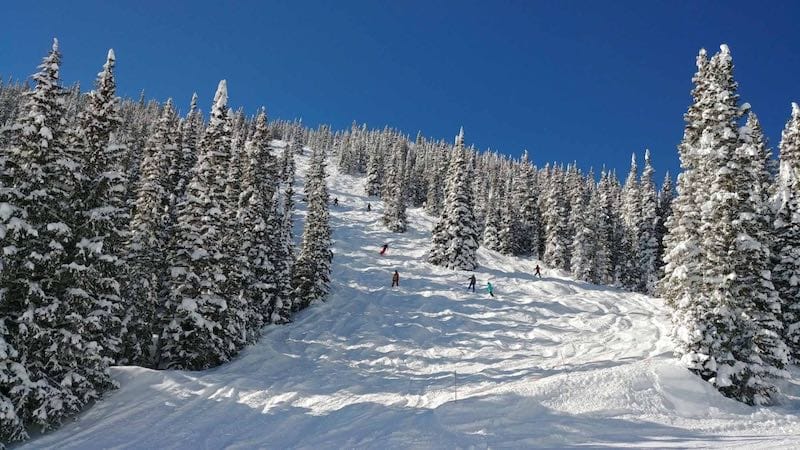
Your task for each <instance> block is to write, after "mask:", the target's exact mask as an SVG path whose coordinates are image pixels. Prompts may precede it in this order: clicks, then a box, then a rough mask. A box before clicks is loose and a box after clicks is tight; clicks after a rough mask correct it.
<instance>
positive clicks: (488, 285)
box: [486, 281, 494, 297]
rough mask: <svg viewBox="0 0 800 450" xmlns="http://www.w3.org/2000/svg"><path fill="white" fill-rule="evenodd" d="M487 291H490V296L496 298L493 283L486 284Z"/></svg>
mask: <svg viewBox="0 0 800 450" xmlns="http://www.w3.org/2000/svg"><path fill="white" fill-rule="evenodd" d="M486 290H487V291H489V295H491V296H492V297H494V286H492V282H491V281H487V282H486Z"/></svg>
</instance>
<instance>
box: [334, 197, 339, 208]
mask: <svg viewBox="0 0 800 450" xmlns="http://www.w3.org/2000/svg"><path fill="white" fill-rule="evenodd" d="M333 206H339V199H338V198H334V199H333Z"/></svg>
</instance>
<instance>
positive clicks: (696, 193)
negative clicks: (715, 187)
mask: <svg viewBox="0 0 800 450" xmlns="http://www.w3.org/2000/svg"><path fill="white" fill-rule="evenodd" d="M709 72H710V68H709V61H708V57H707V55H706V51H705V50H700V53H699V54H698V56H697V72H696V73H695V75H694V77H693V78H692V82H693V83H694V89H693V90H692V99H693V102H692V105H690V106H689V109H688V111H687V113H686V114H685V115H684V122H685V123H686V127H685V129H684V134H683V140H682V141H681V143H680V145H679V146H678V153H679V156H680V160H681V169H682V171H681V173H680V174H679V175H678V179H677V190H678V195H677V196H676V197H675V199H674V200H673V202H672V215H671V216H670V218H669V219H668V221H667V224H666V226H667V230H668V231H667V234H666V236H665V237H664V257H663V261H664V277H663V278H662V279H661V281H660V283H659V286H658V289H659V292H660V295H661V296H662V297H663V298H664V299H665V300H666V303H667V305H668V306H670V307H671V309H672V323H673V337H674V339H675V340H676V342H677V343H678V348H677V349H676V352H677V353H679V354H690V353H692V352H694V351H695V349H698V350H701V352H702V354H704V355H707V354H708V350H707V349H706V348H705V347H704V346H703V347H702V348H701V347H700V346H702V345H703V344H702V340H703V335H704V333H705V331H706V330H705V329H704V328H703V326H702V322H701V318H702V317H703V315H704V311H703V310H700V309H697V307H696V306H695V305H703V301H704V300H703V299H701V298H697V297H696V294H697V292H699V290H700V280H701V275H702V274H701V272H700V247H699V246H700V235H699V233H698V230H699V227H700V208H699V206H698V205H699V204H702V201H703V199H702V198H701V195H702V194H703V192H704V190H705V189H704V187H702V186H701V185H700V183H701V173H700V168H699V160H698V155H697V151H696V148H697V147H698V146H699V141H700V135H701V133H702V129H703V128H704V127H705V126H706V123H707V122H709V119H708V118H706V117H704V116H703V113H704V109H706V108H707V107H708V103H709V102H710V98H711V96H710V95H709V89H710V75H709ZM688 360H694V362H692V363H691V365H690V369H693V370H696V371H698V373H700V374H701V376H703V377H704V378H706V379H707V378H710V377H711V374H710V372H705V371H704V370H703V369H702V361H700V358H696V357H694V356H689V358H688ZM687 362H688V361H687Z"/></svg>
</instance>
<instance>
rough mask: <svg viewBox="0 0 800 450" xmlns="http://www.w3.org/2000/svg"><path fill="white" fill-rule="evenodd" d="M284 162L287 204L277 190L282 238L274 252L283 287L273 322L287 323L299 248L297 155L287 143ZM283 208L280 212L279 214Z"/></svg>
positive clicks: (278, 217) (280, 283) (291, 305)
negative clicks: (295, 216) (295, 223)
mask: <svg viewBox="0 0 800 450" xmlns="http://www.w3.org/2000/svg"><path fill="white" fill-rule="evenodd" d="M282 160H283V166H284V167H285V169H284V170H283V173H282V175H283V180H282V182H283V184H285V188H284V189H283V205H282V208H281V209H280V211H278V205H277V202H278V198H277V195H278V192H276V193H275V196H276V198H275V203H276V205H275V210H276V214H275V216H274V217H275V220H277V221H279V224H278V226H279V227H280V238H279V239H280V240H279V241H278V245H277V251H276V252H274V253H273V256H274V257H275V261H274V263H273V265H274V266H275V268H276V272H277V274H278V279H279V280H280V282H279V283H278V286H279V288H282V289H281V290H280V292H279V295H278V301H277V303H276V305H275V308H274V309H273V313H272V317H271V322H272V323H285V322H288V321H289V320H290V317H291V314H292V311H293V310H294V309H295V308H294V305H293V300H292V280H293V278H294V275H293V274H294V272H293V269H294V265H295V252H294V235H293V232H292V227H293V220H292V219H293V217H292V216H293V212H294V199H293V195H294V187H293V186H294V172H295V171H294V155H293V154H292V153H291V152H290V151H289V147H285V148H284V151H283V155H282ZM278 212H280V214H278Z"/></svg>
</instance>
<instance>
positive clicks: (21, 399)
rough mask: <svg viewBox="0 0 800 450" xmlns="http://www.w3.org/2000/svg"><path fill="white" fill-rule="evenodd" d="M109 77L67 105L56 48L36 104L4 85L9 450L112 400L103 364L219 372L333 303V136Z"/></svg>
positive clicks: (3, 305) (0, 108) (2, 385)
mask: <svg viewBox="0 0 800 450" xmlns="http://www.w3.org/2000/svg"><path fill="white" fill-rule="evenodd" d="M114 65H115V56H114V53H113V51H109V53H108V57H107V59H106V63H105V65H104V66H103V68H102V71H101V72H100V73H99V74H98V77H97V81H96V86H95V89H94V90H93V91H91V92H89V93H88V94H84V93H81V92H80V89H79V88H78V87H77V86H75V87H73V88H69V89H67V88H64V87H63V86H62V85H61V82H60V77H59V75H60V74H59V70H60V66H61V54H60V52H59V49H58V43H57V41H54V44H53V48H52V50H51V51H50V52H49V54H48V55H47V57H45V58H44V60H43V62H42V64H41V65H40V66H39V72H37V73H36V74H34V75H33V76H32V80H33V83H34V86H33V87H30V86H28V85H27V84H19V83H14V82H8V83H4V84H2V85H0V120H1V122H0V124H2V128H0V131H1V132H0V243H2V245H1V246H2V255H0V442H10V441H16V440H22V439H25V438H26V437H27V431H26V430H27V429H29V427H31V426H38V427H41V428H42V429H47V428H50V427H53V426H56V425H57V424H59V423H60V421H61V420H63V419H64V418H65V417H67V416H69V415H72V414H74V413H76V412H78V411H80V409H81V408H82V407H84V406H85V405H86V404H87V403H89V402H91V401H93V400H95V399H97V398H99V397H100V396H102V394H103V393H104V392H105V391H107V390H109V389H112V388H113V387H114V386H115V383H114V381H113V380H112V378H111V376H110V373H109V370H108V368H109V366H110V365H114V364H117V365H126V364H132V365H140V366H144V367H150V368H156V369H167V368H168V369H190V370H200V369H205V368H209V367H213V366H216V365H218V364H221V363H223V362H225V361H228V360H230V359H231V358H233V357H234V356H235V355H236V354H237V353H238V352H239V350H241V349H242V348H243V347H244V346H245V345H247V344H248V343H251V342H253V341H254V340H256V339H257V338H258V337H259V334H260V331H261V328H262V327H263V326H264V325H266V324H270V323H285V322H288V321H290V320H291V317H292V314H293V313H295V312H297V311H299V310H301V309H303V308H305V307H307V306H308V305H309V304H311V303H312V302H314V301H315V300H319V299H323V298H324V296H325V294H326V292H327V289H328V280H329V273H330V263H331V259H332V254H331V251H330V236H331V232H330V227H329V223H328V209H327V208H328V206H327V204H328V192H327V188H326V185H325V176H326V174H325V157H326V153H327V152H329V151H330V148H331V140H330V131H329V130H327V129H326V128H321V129H319V130H315V131H310V130H307V129H305V128H303V127H302V124H300V123H294V122H269V121H268V120H267V116H266V112H265V111H264V110H263V109H262V110H261V111H260V112H259V113H258V114H257V115H256V117H252V118H248V117H246V116H245V114H244V113H243V112H242V111H241V110H239V111H232V110H231V109H230V108H229V106H228V93H227V86H226V83H225V81H224V80H223V81H221V82H220V84H219V87H218V89H217V92H216V95H215V98H214V101H213V104H212V107H211V112H210V115H209V118H208V120H206V119H204V117H203V115H202V114H201V112H200V110H199V109H198V106H197V97H196V96H194V97H193V99H192V103H191V105H190V108H189V111H188V112H187V114H186V115H185V116H183V117H180V116H179V115H178V114H177V113H176V111H175V107H174V105H173V103H172V101H171V100H167V101H166V102H165V103H163V104H160V103H158V102H155V101H149V102H145V101H144V97H142V98H141V99H140V100H139V101H133V100H121V99H119V98H117V96H116V86H115V79H114ZM274 139H280V140H283V141H284V142H287V143H288V145H283V144H281V143H280V142H279V141H274ZM308 143H310V144H311V145H312V147H313V148H314V150H313V152H312V154H311V156H310V168H309V170H308V174H307V182H306V184H305V198H306V200H307V206H308V214H307V216H306V220H305V225H304V229H303V235H302V239H301V244H300V246H299V251H298V250H297V249H295V244H294V238H293V236H292V233H293V231H292V230H293V228H292V225H293V221H292V214H293V211H294V198H293V197H294V189H293V184H294V178H295V162H294V155H295V154H297V153H302V152H303V151H304V146H305V144H308Z"/></svg>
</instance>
